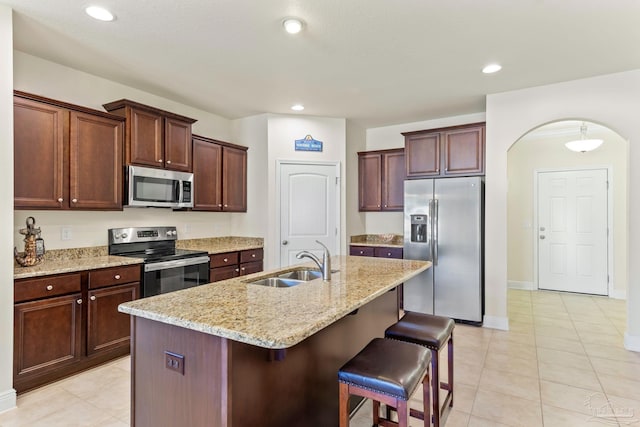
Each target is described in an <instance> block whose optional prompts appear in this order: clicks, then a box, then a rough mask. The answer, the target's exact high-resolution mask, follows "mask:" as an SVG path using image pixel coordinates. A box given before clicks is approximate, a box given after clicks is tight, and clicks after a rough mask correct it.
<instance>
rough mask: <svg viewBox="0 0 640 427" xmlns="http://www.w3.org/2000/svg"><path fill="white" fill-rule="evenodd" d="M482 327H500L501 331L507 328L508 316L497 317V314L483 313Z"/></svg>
mask: <svg viewBox="0 0 640 427" xmlns="http://www.w3.org/2000/svg"><path fill="white" fill-rule="evenodd" d="M482 327H483V328H491V329H500V330H502V331H508V330H509V318H508V317H499V316H487V315H486V314H485V315H484V320H483V322H482Z"/></svg>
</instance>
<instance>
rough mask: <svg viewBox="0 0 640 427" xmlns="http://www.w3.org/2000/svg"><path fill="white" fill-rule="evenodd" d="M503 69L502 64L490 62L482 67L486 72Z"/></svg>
mask: <svg viewBox="0 0 640 427" xmlns="http://www.w3.org/2000/svg"><path fill="white" fill-rule="evenodd" d="M500 70H502V65H500V64H489V65H487V66H486V67H484V68H483V69H482V72H483V73H485V74H491V73H497V72H498V71H500Z"/></svg>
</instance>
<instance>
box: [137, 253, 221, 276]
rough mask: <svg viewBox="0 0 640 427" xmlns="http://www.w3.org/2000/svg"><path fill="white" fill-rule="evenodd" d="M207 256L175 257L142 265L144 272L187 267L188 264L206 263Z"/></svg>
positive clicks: (207, 260)
mask: <svg viewBox="0 0 640 427" xmlns="http://www.w3.org/2000/svg"><path fill="white" fill-rule="evenodd" d="M208 262H209V257H208V256H199V257H194V258H184V259H176V260H172V261H161V262H151V263H149V264H145V265H144V271H145V273H146V272H148V271H157V270H167V269H169V268H178V267H187V266H190V265H198V264H207V263H208Z"/></svg>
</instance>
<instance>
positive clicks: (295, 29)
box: [282, 18, 302, 34]
mask: <svg viewBox="0 0 640 427" xmlns="http://www.w3.org/2000/svg"><path fill="white" fill-rule="evenodd" d="M282 25H283V26H284V29H285V31H286V32H287V33H289V34H298V33H299V32H300V31H302V21H301V20H299V19H298V18H287V19H285V20H284V21H283V22H282Z"/></svg>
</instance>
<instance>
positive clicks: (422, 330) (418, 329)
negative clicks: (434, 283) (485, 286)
mask: <svg viewBox="0 0 640 427" xmlns="http://www.w3.org/2000/svg"><path fill="white" fill-rule="evenodd" d="M454 327H455V322H454V321H453V320H452V319H449V318H448V317H442V316H434V315H431V314H422V313H413V312H407V313H406V314H405V315H404V316H403V317H402V319H400V320H399V321H398V322H397V323H395V324H394V325H392V326H390V327H389V328H387V330H386V331H385V333H384V336H385V337H386V338H391V339H393V340H399V341H405V342H410V343H413V344H419V345H421V346H424V347H426V348H428V349H429V350H431V377H432V379H431V396H432V397H431V398H432V401H433V426H434V427H439V426H440V423H441V420H442V419H443V417H444V416H445V409H447V407H449V408H451V407H453V328H454ZM445 343H448V357H447V362H448V363H447V364H448V366H447V368H448V379H447V382H446V383H440V379H439V371H438V352H439V350H440V349H441V348H442V347H444V345H445ZM440 388H442V389H443V390H447V391H448V392H447V395H446V397H445V398H444V400H443V402H442V407H441V406H440V396H439V389H440ZM412 415H414V416H419V415H418V414H414V413H413V411H412ZM447 415H448V413H447Z"/></svg>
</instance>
